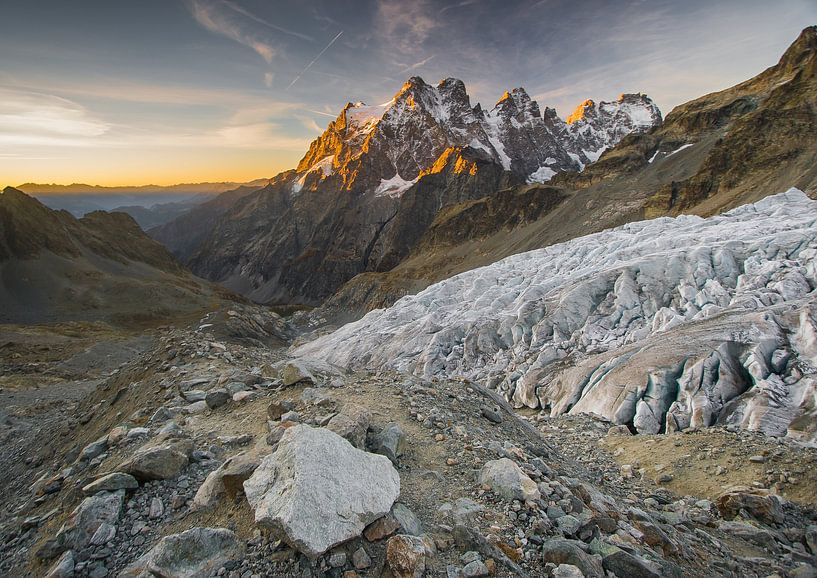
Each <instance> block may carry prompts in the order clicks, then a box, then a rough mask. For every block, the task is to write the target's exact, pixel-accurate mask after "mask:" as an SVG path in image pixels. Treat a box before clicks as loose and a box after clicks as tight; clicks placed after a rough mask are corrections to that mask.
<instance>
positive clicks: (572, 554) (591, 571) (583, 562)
mask: <svg viewBox="0 0 817 578" xmlns="http://www.w3.org/2000/svg"><path fill="white" fill-rule="evenodd" d="M579 544H582V542H577V541H575V540H565V539H561V538H555V539H551V540H546V541H545V543H544V545H543V546H542V560H543V562H545V563H548V562H551V563H553V564H570V565H572V566H576V567H577V568H578V569H579V570H580V571H581V572H582V574H584V576H587V578H603V577H604V568H603V567H602V564H601V561H600V560H599V559H598V558H595V557H594V556H591V555H590V554H588V553H587V552H585V551H584V550H583V549H582V548H581V546H580V545H579Z"/></svg>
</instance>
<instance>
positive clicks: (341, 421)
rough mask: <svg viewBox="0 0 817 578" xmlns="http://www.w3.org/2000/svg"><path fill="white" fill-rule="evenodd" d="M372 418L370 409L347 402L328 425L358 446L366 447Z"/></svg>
mask: <svg viewBox="0 0 817 578" xmlns="http://www.w3.org/2000/svg"><path fill="white" fill-rule="evenodd" d="M370 420H371V413H369V411H368V410H366V409H365V408H363V407H361V406H358V405H352V404H347V405H344V406H343V409H342V410H341V412H340V413H338V414H337V415H336V416H335V417H333V418H332V419H331V420H329V423H328V424H327V425H326V427H327V428H328V429H330V430H332V431H333V432H335V433H336V434H338V435H339V436H341V437H343V438H346V439H347V440H349V443H351V444H352V445H353V446H355V447H356V448H360V449H365V448H366V432H367V431H368V429H369V421H370Z"/></svg>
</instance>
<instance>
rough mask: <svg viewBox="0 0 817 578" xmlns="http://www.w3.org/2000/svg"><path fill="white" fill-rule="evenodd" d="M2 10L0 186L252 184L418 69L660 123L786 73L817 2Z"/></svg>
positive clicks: (481, 87) (166, 0)
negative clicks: (635, 106) (785, 56)
mask: <svg viewBox="0 0 817 578" xmlns="http://www.w3.org/2000/svg"><path fill="white" fill-rule="evenodd" d="M295 4H296V3H295V2H283V1H281V2H278V1H272V0H270V1H263V0H142V1H139V2H130V1H124V0H97V1H93V0H76V1H72V2H66V1H65V0H53V1H45V0H19V1H18V0H3V1H2V4H1V5H0V188H1V187H2V186H4V185H18V184H21V183H23V182H29V181H33V182H55V183H71V182H85V183H92V184H102V185H129V184H146V183H154V184H171V183H177V182H199V181H227V180H229V181H247V180H251V179H256V178H260V177H270V176H273V175H274V174H275V173H277V172H279V171H281V170H284V169H287V168H291V167H293V166H294V165H295V164H296V163H297V161H298V160H299V158H300V157H301V156H302V155H303V153H304V151H305V150H306V148H307V146H308V144H309V142H310V141H311V140H312V139H313V138H315V137H316V136H317V135H318V134H320V132H321V131H322V129H323V128H325V126H326V125H327V124H328V122H329V121H331V120H332V118H334V117H335V116H336V115H337V113H338V111H339V110H340V109H341V108H342V106H343V105H344V104H345V103H346V102H347V101H357V100H363V101H366V102H368V103H381V102H384V101H387V100H389V99H390V98H391V96H392V95H393V93H394V92H395V91H397V90H398V89H399V87H400V85H401V84H402V83H403V81H405V79H406V78H408V77H409V76H413V75H419V76H422V77H423V78H425V79H426V81H429V82H432V81H433V82H436V81H437V80H439V79H440V78H444V77H447V76H454V77H457V78H461V79H462V80H464V81H465V83H466V86H467V87H468V90H469V93H470V95H471V98H472V104H475V103H476V102H481V103H482V104H483V106H488V107H490V106H492V105H493V103H494V102H495V101H496V100H497V99H498V98H499V96H500V95H501V94H502V92H504V91H505V90H506V89H508V88H512V87H515V86H524V87H525V88H526V89H527V90H528V92H529V93H530V94H531V96H532V97H533V98H534V99H535V100H537V101H538V102H539V104H540V106H546V105H548V106H553V107H556V109H557V110H558V112H559V114H560V115H562V116H563V117H564V116H566V115H567V114H569V113H570V111H571V110H572V108H574V107H575V106H576V105H577V104H578V103H579V102H581V101H582V100H584V99H586V98H593V99H596V100H600V99H611V98H615V97H616V96H617V95H618V94H619V93H621V92H645V93H647V94H649V95H650V96H651V97H653V99H654V100H655V101H656V103H657V104H658V106H659V107H660V108H661V110H662V111H663V112H664V113H665V114H666V113H667V112H669V111H670V110H671V109H672V107H673V106H675V105H677V104H679V103H682V102H685V101H687V100H689V99H691V98H694V97H696V96H700V95H702V94H705V93H707V92H712V91H714V90H719V89H722V88H725V87H728V86H731V85H733V84H736V83H737V82H740V81H742V80H745V79H746V78H749V77H750V76H753V75H755V74H757V73H758V72H760V71H761V70H762V69H764V68H765V67H767V66H770V65H772V64H774V63H775V62H776V61H777V59H778V58H779V57H780V55H781V54H782V52H783V51H784V50H785V49H786V47H787V46H788V45H789V44H790V43H791V42H792V41H794V39H795V38H796V37H797V35H798V33H799V32H800V30H801V29H803V28H804V27H806V26H808V25H811V24H814V23H817V2H815V1H814V0H776V1H775V2H769V1H768V0H763V1H755V0H734V1H717V2H715V1H712V0H705V1H704V0H688V1H684V2H678V1H676V0H667V1H662V0H654V1H651V0H643V1H630V2H624V1H615V0H613V1H604V0H592V1H580V0H565V1H562V0H540V1H533V0H532V1H516V0H502V1H498V2H493V1H487V0H446V1H435V0H414V1H407V0H380V1H374V0H371V1H359V2H358V1H351V0H350V1H347V2H338V1H337V0H326V1H321V0H301V1H299V2H298V3H297V6H296V5H295Z"/></svg>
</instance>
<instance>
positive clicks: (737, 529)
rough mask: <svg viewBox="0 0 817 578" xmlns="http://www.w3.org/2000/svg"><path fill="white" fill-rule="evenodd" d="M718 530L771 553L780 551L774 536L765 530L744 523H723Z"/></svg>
mask: <svg viewBox="0 0 817 578" xmlns="http://www.w3.org/2000/svg"><path fill="white" fill-rule="evenodd" d="M718 528H719V529H720V530H721V531H722V532H724V533H726V534H728V535H730V536H735V537H737V538H741V539H742V540H745V541H747V542H750V543H752V544H755V545H756V546H760V547H761V548H764V549H765V550H767V551H769V552H776V551H778V550H779V547H778V545H777V541H776V540H775V538H774V535H773V534H772V533H771V532H769V531H768V530H765V529H763V528H758V527H757V526H752V525H751V524H744V523H743V522H721V523H720V524H719V525H718Z"/></svg>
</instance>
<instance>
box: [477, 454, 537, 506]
mask: <svg viewBox="0 0 817 578" xmlns="http://www.w3.org/2000/svg"><path fill="white" fill-rule="evenodd" d="M479 483H480V484H483V485H486V486H490V487H491V489H492V490H493V491H494V493H496V494H497V495H498V496H502V497H503V498H505V499H506V500H522V501H525V500H538V499H539V498H540V497H541V496H540V493H539V489H538V488H537V486H536V482H534V481H533V480H532V479H530V478H529V477H528V476H527V475H526V474H525V473H524V472H523V471H522V470H521V469H520V468H519V466H518V465H516V462H514V461H513V460H510V459H508V458H500V459H498V460H491V461H489V462H486V463H485V465H484V466H483V467H482V470H481V471H480V473H479Z"/></svg>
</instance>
